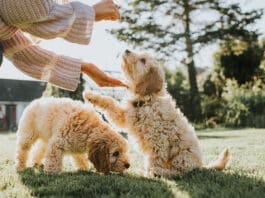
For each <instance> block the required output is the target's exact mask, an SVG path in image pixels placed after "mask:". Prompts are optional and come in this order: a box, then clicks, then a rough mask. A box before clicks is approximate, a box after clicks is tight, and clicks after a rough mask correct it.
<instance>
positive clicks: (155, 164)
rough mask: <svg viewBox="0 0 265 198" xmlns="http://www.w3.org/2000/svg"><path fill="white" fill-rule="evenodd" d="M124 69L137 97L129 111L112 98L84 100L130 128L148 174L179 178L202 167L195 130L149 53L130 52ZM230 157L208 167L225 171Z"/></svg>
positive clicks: (92, 96) (225, 154)
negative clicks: (174, 98) (171, 94)
mask: <svg viewBox="0 0 265 198" xmlns="http://www.w3.org/2000/svg"><path fill="white" fill-rule="evenodd" d="M123 59H124V64H123V70H124V73H125V75H126V78H127V80H128V84H129V90H130V91H131V92H132V93H133V97H132V98H131V99H130V100H129V101H128V105H127V107H125V108H122V107H120V106H119V105H118V104H117V103H116V102H115V101H114V100H113V99H112V98H110V97H104V96H100V95H96V94H94V93H90V92H87V93H85V96H84V98H86V99H87V100H89V101H90V102H92V103H93V104H95V105H96V106H98V107H100V108H102V109H103V110H106V111H107V113H108V116H109V117H110V118H111V119H112V121H113V122H114V123H116V125H118V126H119V127H124V128H127V129H128V132H129V133H131V134H132V135H133V136H134V137H135V138H136V140H137V142H138V144H139V145H140V148H141V149H142V150H143V152H144V153H145V154H146V155H147V156H148V163H149V165H148V167H147V175H151V176H152V175H159V176H166V177H171V176H177V175H181V174H184V173H186V172H188V171H191V170H193V169H196V168H202V167H203V162H202V155H201V151H200V148H199V140H198V138H197V136H196V134H195V130H194V128H193V127H192V126H191V125H190V124H189V123H188V121H187V119H186V118H185V116H184V115H183V114H182V113H181V112H180V110H179V109H178V108H176V106H175V102H174V101H173V99H172V97H171V96H170V95H169V94H168V93H167V91H166V86H165V80H164V74H163V72H162V69H160V68H159V67H158V65H157V62H156V61H155V60H154V59H153V58H152V57H150V56H148V55H147V54H142V55H137V54H135V53H132V52H130V51H128V50H126V52H125V54H124V56H123ZM228 158H229V151H228V149H225V150H224V151H223V152H222V154H221V155H220V156H219V158H218V160H216V161H214V162H213V163H211V164H210V165H208V166H207V167H208V168H215V169H223V168H225V166H226V164H227V161H228Z"/></svg>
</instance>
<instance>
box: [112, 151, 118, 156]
mask: <svg viewBox="0 0 265 198" xmlns="http://www.w3.org/2000/svg"><path fill="white" fill-rule="evenodd" d="M112 155H113V157H118V156H119V155H120V152H119V151H115V152H114V153H113V154H112Z"/></svg>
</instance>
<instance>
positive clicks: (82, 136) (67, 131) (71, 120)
mask: <svg viewBox="0 0 265 198" xmlns="http://www.w3.org/2000/svg"><path fill="white" fill-rule="evenodd" d="M37 140H39V144H37V150H36V152H35V153H34V155H33V164H36V165H40V164H41V161H42V159H43V158H44V170H45V172H47V173H49V174H57V173H60V172H61V171H62V159H63V155H64V154H66V153H69V154H71V155H72V156H73V158H74V161H75V164H76V166H77V167H78V168H79V169H82V170H88V169H89V160H90V161H91V162H92V163H93V164H94V166H95V168H96V169H97V171H99V172H102V173H104V174H107V173H109V172H110V171H114V172H123V171H124V170H125V169H127V168H129V166H130V164H129V161H128V157H127V143H126V141H125V140H124V139H123V138H122V137H121V136H120V135H119V134H117V133H115V132H114V131H113V130H112V129H111V127H110V126H109V125H108V124H106V123H105V122H103V121H102V119H101V118H100V117H99V116H98V114H97V113H96V112H95V111H94V110H93V108H91V107H88V106H86V105H84V104H83V103H81V102H78V101H73V100H71V99H58V98H42V99H38V100H35V101H33V102H32V103H31V104H30V105H29V106H28V107H27V108H26V109H25V111H24V112H23V115H22V118H21V120H20V123H19V127H18V132H17V151H16V169H17V171H21V170H23V169H25V168H26V163H27V159H28V153H29V151H30V149H31V147H32V145H33V144H34V143H35V142H36V141H37Z"/></svg>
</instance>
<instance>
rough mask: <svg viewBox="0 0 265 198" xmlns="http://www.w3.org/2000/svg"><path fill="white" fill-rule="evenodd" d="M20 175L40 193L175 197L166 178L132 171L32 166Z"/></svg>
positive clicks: (37, 193) (87, 195)
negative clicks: (57, 170) (54, 170)
mask: <svg viewBox="0 0 265 198" xmlns="http://www.w3.org/2000/svg"><path fill="white" fill-rule="evenodd" d="M20 178H21V181H22V183H23V184H24V185H26V186H27V187H28V188H29V189H30V190H31V192H32V195H33V196H37V197H39V196H45V197H47V196H48V197H49V196H55V197H56V196H60V197H69V196H71V197H169V198H170V197H174V195H173V193H172V192H171V191H170V189H169V188H168V185H167V184H166V183H164V182H163V181H160V180H157V179H148V178H143V177H137V176H131V175H107V176H103V175H99V174H97V173H94V172H85V171H79V172H71V173H70V172H65V173H62V174H61V175H47V174H44V173H43V172H42V171H40V170H39V169H35V168H30V169H27V170H25V171H23V172H21V173H20Z"/></svg>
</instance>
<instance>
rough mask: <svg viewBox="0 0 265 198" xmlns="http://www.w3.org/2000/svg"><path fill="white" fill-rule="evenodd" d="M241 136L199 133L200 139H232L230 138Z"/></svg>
mask: <svg viewBox="0 0 265 198" xmlns="http://www.w3.org/2000/svg"><path fill="white" fill-rule="evenodd" d="M238 137H239V136H222V135H198V138H199V139H200V140H203V139H230V138H238Z"/></svg>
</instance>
